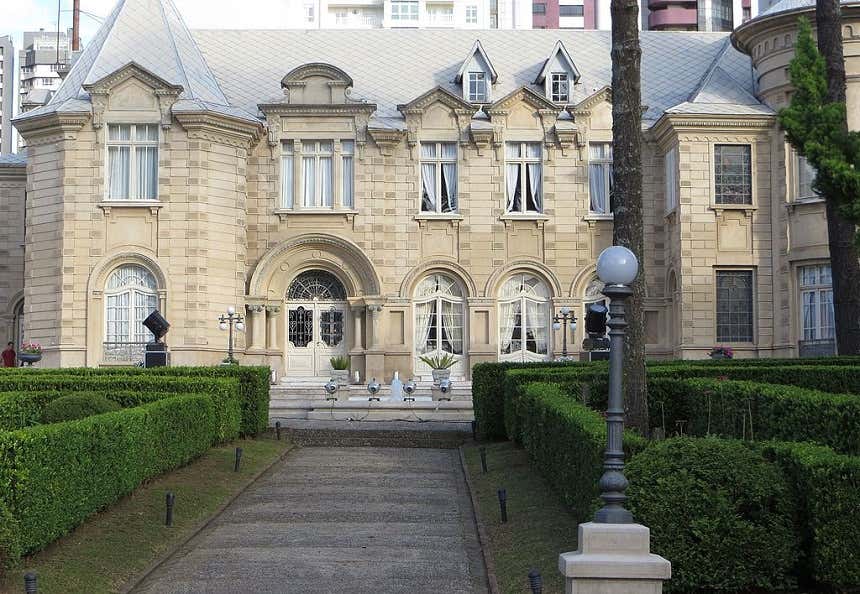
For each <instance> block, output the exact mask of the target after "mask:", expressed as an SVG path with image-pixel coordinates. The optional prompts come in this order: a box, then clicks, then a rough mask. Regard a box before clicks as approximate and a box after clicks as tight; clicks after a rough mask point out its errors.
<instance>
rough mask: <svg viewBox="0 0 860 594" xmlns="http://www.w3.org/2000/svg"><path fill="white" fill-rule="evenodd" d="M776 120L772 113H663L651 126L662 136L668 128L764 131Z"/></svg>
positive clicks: (657, 136) (656, 133)
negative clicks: (745, 114)
mask: <svg viewBox="0 0 860 594" xmlns="http://www.w3.org/2000/svg"><path fill="white" fill-rule="evenodd" d="M776 121H777V116H776V114H774V115H757V116H737V115H725V116H721V115H714V114H707V115H701V116H697V115H691V114H672V113H664V114H663V115H662V116H660V119H659V120H657V123H656V124H654V126H652V130H653V132H654V135H655V137H656V138H658V139H659V138H662V137H663V136H664V135H665V134H667V133H669V131H670V129H673V130H675V131H680V130H696V131H699V132H701V131H703V130H705V129H709V130H710V131H711V132H714V133H718V132H720V131H722V130H755V131H759V132H766V131H769V130H770V129H771V128H773V125H774V124H775V123H776Z"/></svg>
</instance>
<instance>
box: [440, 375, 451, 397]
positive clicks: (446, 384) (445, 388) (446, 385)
mask: <svg viewBox="0 0 860 594" xmlns="http://www.w3.org/2000/svg"><path fill="white" fill-rule="evenodd" d="M452 387H453V385H452V384H451V380H449V379H443V380H442V381H440V382H439V391H440V392H442V393H443V394H450V393H451V388H452ZM439 400H451V397H450V396H448V397H447V398H440V399H439Z"/></svg>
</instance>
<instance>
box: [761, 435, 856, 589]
mask: <svg viewBox="0 0 860 594" xmlns="http://www.w3.org/2000/svg"><path fill="white" fill-rule="evenodd" d="M764 451H765V455H766V456H767V457H769V458H772V459H773V460H775V461H776V463H777V464H779V465H780V466H781V467H782V468H783V470H784V471H785V474H786V476H787V477H788V480H789V484H790V485H791V490H792V499H793V500H794V501H795V503H796V505H797V511H796V514H795V518H796V521H797V531H798V533H799V534H800V537H801V551H802V557H801V564H800V568H799V571H798V574H799V575H800V576H804V577H808V578H811V579H812V580H814V581H815V582H817V583H819V584H824V585H827V586H829V587H830V588H833V589H835V590H837V591H847V590H850V589H852V588H855V589H856V588H858V586H860V530H858V528H857V522H858V519H860V457H857V456H845V455H841V454H837V453H836V452H834V451H833V450H831V449H830V448H827V447H824V446H818V445H814V444H808V443H781V442H771V443H767V444H765V446H764Z"/></svg>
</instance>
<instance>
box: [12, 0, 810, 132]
mask: <svg viewBox="0 0 860 594" xmlns="http://www.w3.org/2000/svg"><path fill="white" fill-rule="evenodd" d="M783 1H784V2H789V1H798V0H783ZM559 41H560V42H562V43H563V44H564V46H565V48H566V49H567V51H568V52H569V54H570V57H571V59H572V60H573V62H574V63H575V65H576V67H577V69H578V70H579V73H580V74H581V77H580V79H579V81H578V82H577V84H576V85H574V86H573V89H572V103H574V104H575V103H579V102H581V101H583V100H584V99H586V98H588V97H589V96H591V95H592V94H594V93H595V92H597V91H599V90H600V89H602V88H603V87H605V86H607V85H609V84H610V82H611V63H610V33H609V32H608V31H570V30H519V31H499V30H484V31H473V30H432V29H419V30H415V29H412V30H397V29H373V30H328V31H325V30H323V31H320V30H242V31H239V30H211V31H209V30H203V31H193V32H189V30H188V29H187V28H186V26H185V24H184V22H183V21H182V18H181V16H180V14H179V12H178V11H177V10H176V7H175V6H174V4H173V0H119V2H118V3H117V5H116V7H115V8H114V10H113V11H112V13H111V15H110V16H109V17H108V19H107V20H106V21H105V23H104V25H103V26H102V28H101V29H100V30H99V32H98V33H97V34H96V36H95V37H94V38H93V40H92V41H91V42H90V43H89V44H88V46H87V47H86V49H85V50H84V52H83V53H82V54H81V56H80V57H79V58H78V60H77V61H76V62H75V65H74V66H73V68H72V70H71V72H70V73H69V75H68V76H67V78H66V80H65V82H64V83H63V85H62V86H61V87H60V89H59V90H58V91H57V92H56V93H55V95H54V96H53V98H52V99H51V101H50V102H49V103H48V104H47V105H46V106H43V107H40V108H38V109H35V110H32V111H30V112H27V113H25V114H23V115H22V116H19V118H18V119H26V118H29V117H34V116H37V115H41V114H43V113H46V112H54V111H59V112H84V113H86V112H89V111H90V104H89V96H88V93H87V92H86V91H85V90H84V88H83V87H84V86H85V85H88V84H90V83H94V82H96V81H98V80H100V79H101V78H103V77H105V76H107V75H109V74H111V73H113V72H115V71H116V70H118V69H120V68H122V67H123V66H125V65H127V64H128V63H130V62H132V61H133V62H135V63H136V64H139V65H140V66H141V67H143V68H145V69H147V70H148V71H150V72H152V73H153V74H155V75H157V76H159V77H160V78H162V79H164V80H166V81H167V82H169V83H171V84H176V85H181V86H182V87H183V88H184V91H183V93H182V95H181V96H180V101H179V102H178V103H177V104H176V105H174V108H173V110H174V111H175V112H182V111H200V110H208V111H213V112H216V113H221V114H225V115H230V116H233V117H238V118H243V119H247V120H253V121H257V122H259V121H261V117H262V114H261V113H260V112H259V109H258V107H257V106H258V104H261V103H275V102H279V101H283V99H284V94H283V90H282V89H281V80H282V79H283V77H284V75H285V74H286V73H287V72H290V71H291V70H293V69H294V68H296V67H298V66H302V65H304V64H307V63H311V62H325V63H328V64H331V65H332V66H336V67H338V68H340V69H342V70H343V71H344V72H346V73H347V74H348V75H349V76H351V77H352V78H353V80H354V83H355V84H354V88H353V92H352V94H353V96H354V97H357V98H362V99H364V100H366V101H368V102H370V103H375V104H376V105H377V111H376V113H375V114H374V117H373V120H372V121H373V125H374V126H378V127H388V128H398V129H399V128H402V127H403V118H402V115H401V114H400V113H399V112H398V110H397V106H398V105H402V104H406V103H409V102H410V101H411V100H412V99H414V98H416V97H418V96H420V95H421V94H423V93H425V92H427V91H429V90H431V89H433V88H435V87H437V86H442V87H443V88H445V89H447V90H449V91H451V92H454V93H457V94H460V93H461V90H460V89H461V87H460V85H458V84H457V83H455V82H454V81H455V78H456V76H457V73H458V72H459V71H460V69H461V67H462V66H463V59H464V56H467V55H470V51H471V50H472V48H473V47H474V46H475V45H476V43H477V42H480V45H481V47H482V48H483V49H484V50H485V51H486V54H487V56H488V58H489V60H491V61H492V64H493V66H494V67H495V69H496V71H497V72H498V80H497V82H496V84H495V85H493V90H492V93H493V97H494V98H495V99H498V98H501V97H504V96H506V95H508V94H509V93H511V92H513V91H515V90H516V89H518V88H519V87H522V86H525V87H528V88H530V89H532V90H535V91H537V92H539V93H541V94H542V93H543V88H542V86H541V85H536V84H535V83H534V81H535V80H536V79H537V78H538V75H539V73H540V71H541V69H542V68H543V66H544V64H545V62H546V57H547V55H548V54H549V53H550V52H551V51H552V49H553V47H555V45H556V44H557V43H558V42H559ZM641 44H642V50H643V51H642V103H643V104H644V105H645V106H647V108H648V109H647V111H646V113H645V114H644V116H643V119H644V122H643V123H644V124H645V125H646V126H647V125H650V124H653V123H654V122H655V121H656V120H657V119H658V118H659V117H660V116H661V115H662V114H663V113H665V112H667V111H673V112H686V113H714V114H718V113H724V114H729V115H736V114H746V113H770V111H769V110H768V109H767V108H766V107H764V106H763V105H762V104H761V103H759V102H758V101H757V100H756V99H755V97H754V96H753V93H754V90H753V78H752V73H751V65H750V60H749V58H748V57H747V56H744V55H742V54H740V53H739V52H738V51H737V50H735V49H734V48H733V47H731V46H730V44H729V43H728V34H726V33H700V32H659V31H644V32H642V34H641Z"/></svg>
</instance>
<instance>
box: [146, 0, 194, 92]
mask: <svg viewBox="0 0 860 594" xmlns="http://www.w3.org/2000/svg"><path fill="white" fill-rule="evenodd" d="M167 1H169V0H167ZM156 2H157V3H158V11H159V12H160V13H161V20H162V21H163V23H164V26H165V27H167V32H168V33H170V35H169V37H170V46H171V47H172V48H173V56H174V57H175V58H176V64H177V65H178V66H179V71H180V72H181V73H182V78H184V79H185V90H186V91H187V92H188V96H189V97H191V98H193V97H194V96H195V95H194V91H192V90H191V81H190V80H189V78H188V73H187V72H186V71H185V64H184V63H183V62H182V58H181V57H180V56H179V48H177V47H176V37H175V36H174V35H173V29H172V27H171V26H170V21H168V20H167V13H165V12H164V2H165V0H156Z"/></svg>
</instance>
